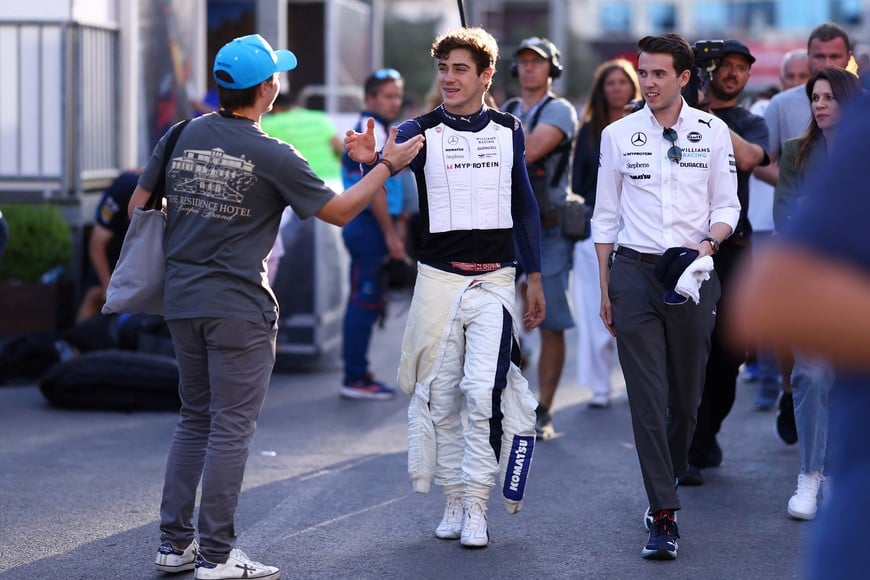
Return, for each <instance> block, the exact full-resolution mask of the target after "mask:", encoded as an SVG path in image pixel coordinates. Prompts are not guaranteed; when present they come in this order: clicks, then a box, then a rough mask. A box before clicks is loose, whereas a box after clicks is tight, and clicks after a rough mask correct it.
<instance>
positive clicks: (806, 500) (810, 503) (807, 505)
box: [788, 471, 824, 520]
mask: <svg viewBox="0 0 870 580" xmlns="http://www.w3.org/2000/svg"><path fill="white" fill-rule="evenodd" d="M822 479H824V476H823V475H822V473H821V472H820V471H814V472H812V473H806V474H804V473H800V474H798V479H797V489H796V490H795V492H794V495H793V496H791V499H790V500H788V515H790V516H791V517H793V518H796V519H799V520H811V519H813V518H814V517H816V509H817V507H818V501H817V500H818V495H819V486H820V485H821V483H822Z"/></svg>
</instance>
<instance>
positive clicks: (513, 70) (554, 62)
mask: <svg viewBox="0 0 870 580" xmlns="http://www.w3.org/2000/svg"><path fill="white" fill-rule="evenodd" d="M533 44H546V45H547V47H548V49H549V51H550V54H552V55H553V56H552V58H550V59H549V60H550V78H551V79H557V78H559V77H560V76H562V70H563V67H562V63H561V62H560V59H559V56H560V54H559V49H558V48H556V45H555V44H553V43H552V42H550V41H549V40H547V39H546V38H538V37H532V38H527V39H525V40H523V41H522V42H520V49H519V50H517V53H516V54H519V53H520V52H522V51H523V50H534V48H532V47H531V46H524V45H533ZM508 72H510V75H511V76H512V77H514V78H516V77H518V76H520V71H519V65H518V64H517V61H516V59H514V61H513V62H512V63H511V65H510V68H509V69H508Z"/></svg>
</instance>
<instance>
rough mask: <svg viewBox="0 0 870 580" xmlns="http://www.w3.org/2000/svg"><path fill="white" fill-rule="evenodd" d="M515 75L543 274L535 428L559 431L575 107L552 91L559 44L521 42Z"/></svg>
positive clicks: (568, 323)
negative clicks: (565, 210) (565, 229)
mask: <svg viewBox="0 0 870 580" xmlns="http://www.w3.org/2000/svg"><path fill="white" fill-rule="evenodd" d="M514 58H515V61H514V63H513V64H512V65H511V68H510V72H511V75H513V76H515V77H517V78H518V79H519V81H520V96H519V97H518V98H516V99H511V100H509V101H507V102H506V103H505V104H504V106H503V109H504V110H505V111H506V112H508V113H512V114H513V115H515V116H516V117H518V118H519V120H520V122H522V124H523V129H524V130H525V133H526V166H527V167H528V173H529V179H530V180H531V183H532V189H533V190H534V191H535V198H536V199H537V201H538V210H539V211H540V214H541V279H542V282H543V286H544V299H545V300H546V302H547V317H546V319H545V320H544V322H542V323H541V326H540V333H541V335H540V336H541V352H540V356H539V357H538V408H537V410H536V415H537V421H536V423H535V432H536V433H537V436H538V438H540V439H549V438H551V437H553V436H554V435H555V431H554V429H553V420H552V416H551V415H550V409H551V408H552V406H553V398H554V396H555V394H556V388H557V387H558V386H559V380H560V378H561V376H562V369H563V368H564V366H565V331H566V330H567V329H569V328H573V326H574V317H573V314H572V312H571V304H570V298H569V295H568V285H569V282H570V275H571V267H572V265H573V252H574V242H573V241H571V240H569V239H568V238H566V237H565V236H564V235H563V233H562V228H561V225H560V221H559V211H560V209H561V208H562V207H563V206H564V205H565V202H566V195H567V192H568V176H569V175H570V173H571V171H570V167H569V163H570V157H571V143H572V142H573V140H574V133H575V131H576V127H577V111H576V109H575V108H574V105H572V104H571V103H570V102H568V101H567V100H566V99H563V98H559V97H557V96H556V95H555V94H554V93H553V91H552V85H553V79H557V78H559V76H561V74H562V63H561V62H560V56H559V49H558V48H556V45H555V44H553V43H552V42H550V41H549V40H547V39H546V38H538V37H536V36H533V37H531V38H526V39H525V40H523V41H522V42H520V44H519V47H518V48H517V50H516V52H515V53H514Z"/></svg>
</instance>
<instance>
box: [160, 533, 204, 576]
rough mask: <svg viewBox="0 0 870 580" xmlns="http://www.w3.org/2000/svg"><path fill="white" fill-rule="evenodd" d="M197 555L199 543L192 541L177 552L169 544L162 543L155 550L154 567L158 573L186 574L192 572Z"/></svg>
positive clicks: (176, 549)
mask: <svg viewBox="0 0 870 580" xmlns="http://www.w3.org/2000/svg"><path fill="white" fill-rule="evenodd" d="M198 554H199V542H197V541H196V539H194V540H193V541H192V542H191V543H190V544H188V546H187V547H186V548H185V549H183V550H179V549H178V548H176V547H175V546H173V545H172V544H171V543H170V542H163V543H162V544H160V547H159V548H158V549H157V561H156V562H155V563H154V567H155V568H157V570H159V571H160V572H169V573H170V574H175V573H177V572H187V571H188V570H193V568H194V566H195V563H196V556H197V555H198Z"/></svg>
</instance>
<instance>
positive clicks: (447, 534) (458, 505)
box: [435, 493, 465, 540]
mask: <svg viewBox="0 0 870 580" xmlns="http://www.w3.org/2000/svg"><path fill="white" fill-rule="evenodd" d="M464 515H465V511H464V510H463V508H462V494H461V493H451V494H450V495H448V496H447V505H446V506H445V507H444V517H443V518H441V523H440V524H438V527H437V528H435V535H436V536H438V537H439V538H441V539H442V540H458V539H459V536H461V535H462V522H463V519H464V518H463V516H464Z"/></svg>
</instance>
